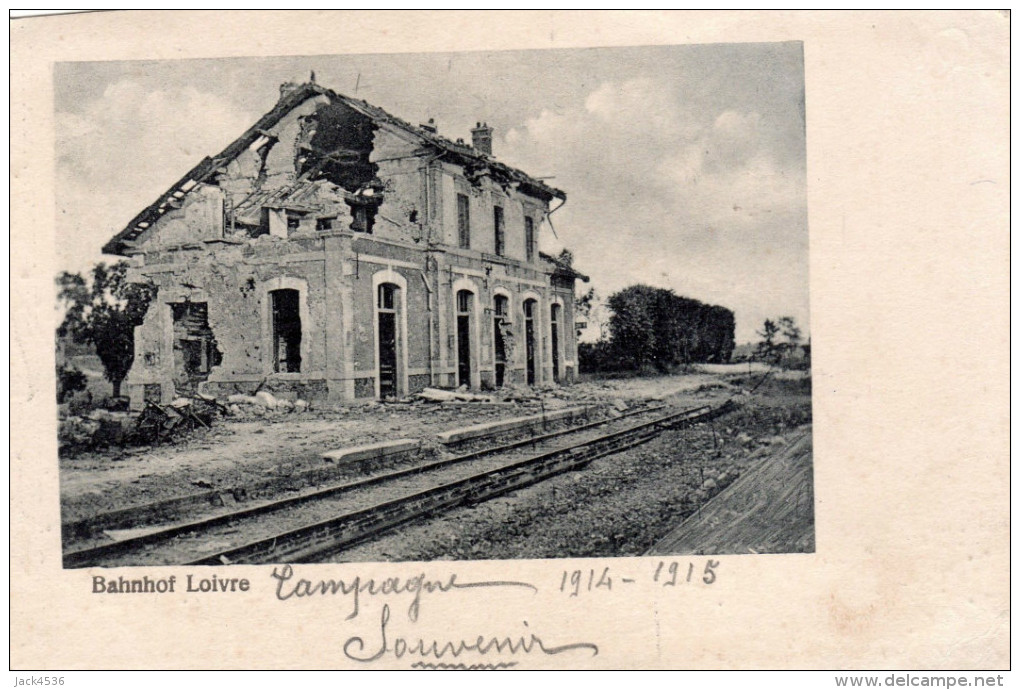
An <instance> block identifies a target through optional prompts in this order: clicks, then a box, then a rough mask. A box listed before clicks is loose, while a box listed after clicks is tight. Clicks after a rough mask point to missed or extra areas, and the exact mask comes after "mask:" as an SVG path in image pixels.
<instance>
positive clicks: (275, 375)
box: [128, 236, 329, 404]
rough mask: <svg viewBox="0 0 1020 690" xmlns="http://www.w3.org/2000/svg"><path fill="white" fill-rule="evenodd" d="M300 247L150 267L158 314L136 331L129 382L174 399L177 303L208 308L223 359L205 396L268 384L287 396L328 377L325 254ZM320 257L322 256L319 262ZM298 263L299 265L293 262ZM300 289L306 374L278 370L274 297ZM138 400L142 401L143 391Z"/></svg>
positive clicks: (219, 252) (273, 244) (259, 245)
mask: <svg viewBox="0 0 1020 690" xmlns="http://www.w3.org/2000/svg"><path fill="white" fill-rule="evenodd" d="M301 249H302V247H301V246H300V245H299V244H298V243H296V242H293V241H287V240H282V239H278V238H274V237H270V236H262V237H260V238H258V239H256V240H252V241H250V242H248V243H246V244H243V245H227V246H224V247H219V248H216V249H210V250H206V251H195V252H191V253H189V254H188V255H187V256H186V257H182V258H181V259H179V260H178V261H177V262H176V263H174V264H172V269H171V270H166V267H164V266H160V265H158V264H157V265H154V266H150V267H148V268H147V269H143V271H144V272H146V273H147V274H148V276H149V278H150V280H152V282H153V283H154V284H155V285H156V286H157V288H158V292H157V295H156V299H155V301H154V308H150V310H149V312H148V314H147V315H146V318H145V321H144V322H143V323H142V325H141V326H139V327H138V328H137V329H136V332H135V349H136V352H137V353H139V356H136V358H135V364H134V366H133V368H132V370H131V372H130V374H129V376H128V384H129V388H130V389H131V390H132V393H131V396H132V403H133V404H136V403H135V400H136V394H135V392H134V389H135V387H139V386H144V385H145V384H155V383H159V384H161V385H162V386H163V387H164V391H163V394H162V396H161V397H162V398H163V399H164V400H168V399H172V397H173V395H174V394H175V392H176V391H175V389H176V386H174V385H173V381H174V380H175V378H179V376H178V373H179V372H176V371H175V359H179V358H175V349H179V343H177V342H176V340H175V338H174V335H173V331H174V322H173V313H174V308H173V305H177V304H182V303H188V302H190V303H203V304H205V305H206V306H207V314H208V325H209V328H210V329H211V331H212V336H213V337H214V338H215V342H216V347H217V349H218V351H219V353H220V355H221V359H220V362H219V364H218V366H213V367H212V368H211V371H210V372H209V376H208V379H207V381H206V383H205V384H203V385H202V387H201V388H200V390H203V389H204V390H207V391H208V392H213V393H219V392H227V393H230V392H250V391H251V390H252V389H253V388H254V387H255V386H257V385H258V384H259V382H261V381H263V380H264V379H268V381H267V383H268V384H269V385H264V387H266V388H269V389H270V390H273V389H276V390H286V389H287V388H288V386H287V385H286V384H287V383H288V382H297V381H304V382H308V381H309V380H312V379H325V377H326V370H327V368H328V367H327V360H326V342H325V341H326V333H327V325H326V314H327V312H328V309H329V306H328V305H327V298H328V297H327V292H326V285H325V277H324V269H323V265H324V264H323V261H324V260H325V253H324V252H323V251H318V252H315V251H312V252H309V251H307V249H308V248H307V247H304V249H305V250H306V251H303V252H302V251H300V250H301ZM316 255H317V256H316ZM290 257H293V258H296V259H298V260H288V258H290ZM279 289H292V290H295V291H297V292H298V294H299V296H300V305H301V309H300V319H301V323H300V330H301V343H300V346H301V358H300V371H297V372H277V371H275V368H276V366H275V363H274V353H273V347H272V343H273V333H272V329H273V322H272V297H271V292H272V291H273V290H279ZM138 400H139V401H140V400H141V393H140V390H139V394H138Z"/></svg>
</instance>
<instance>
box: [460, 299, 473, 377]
mask: <svg viewBox="0 0 1020 690" xmlns="http://www.w3.org/2000/svg"><path fill="white" fill-rule="evenodd" d="M474 299H475V296H474V295H473V294H472V293H471V291H470V290H459V291H458V292H457V385H458V386H467V387H469V388H470V387H471V349H472V348H471V332H472V329H471V325H472V324H471V316H472V313H473V312H474Z"/></svg>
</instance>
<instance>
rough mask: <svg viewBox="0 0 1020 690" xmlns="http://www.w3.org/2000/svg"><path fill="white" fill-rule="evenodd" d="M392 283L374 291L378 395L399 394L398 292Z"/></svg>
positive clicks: (385, 396) (391, 396)
mask: <svg viewBox="0 0 1020 690" xmlns="http://www.w3.org/2000/svg"><path fill="white" fill-rule="evenodd" d="M399 290H400V288H399V287H398V286H396V285H394V284H393V283H382V284H381V285H379V287H378V289H377V293H376V319H377V320H378V326H379V327H378V332H379V397H380V398H393V397H396V396H397V395H399V392H400V391H399V386H398V385H397V382H398V381H399V369H398V367H399V364H400V345H399V343H400V338H399V334H398V332H397V329H398V323H399V319H398V318H397V316H398V305H399V304H400V300H399V299H398V292H399Z"/></svg>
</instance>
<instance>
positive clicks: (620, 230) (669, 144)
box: [500, 78, 808, 339]
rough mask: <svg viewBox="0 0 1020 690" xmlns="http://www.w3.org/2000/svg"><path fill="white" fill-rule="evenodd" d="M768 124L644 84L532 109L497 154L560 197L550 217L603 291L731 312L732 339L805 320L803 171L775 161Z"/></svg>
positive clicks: (652, 82) (615, 85) (658, 84)
mask: <svg viewBox="0 0 1020 690" xmlns="http://www.w3.org/2000/svg"><path fill="white" fill-rule="evenodd" d="M765 126H766V123H765V121H764V119H763V117H762V116H761V114H759V113H758V112H756V111H754V110H740V109H734V108H729V109H723V110H722V111H721V112H699V111H697V110H695V109H693V108H691V107H689V106H688V105H687V104H686V103H685V102H684V99H683V97H682V94H677V93H675V92H674V90H673V89H671V86H670V84H669V83H668V82H666V81H662V80H656V79H652V78H642V79H634V80H631V81H625V82H606V83H602V84H600V85H599V86H598V87H597V88H595V89H593V90H592V91H591V92H590V93H589V94H588V95H587V97H586V98H585V99H584V102H583V105H581V104H579V105H577V106H575V107H573V108H566V109H561V110H558V111H556V112H552V111H549V110H546V111H543V112H542V113H541V114H540V115H539V116H538V117H536V118H532V119H530V120H528V121H527V122H526V123H525V125H524V126H523V127H520V128H516V129H513V130H511V131H509V132H508V133H507V134H506V137H505V142H504V145H503V146H501V147H500V151H503V152H505V155H504V158H506V159H507V161H508V162H509V163H511V164H513V165H518V166H520V167H521V168H523V169H525V170H528V171H532V172H533V173H534V174H538V175H553V174H554V175H555V176H556V177H555V180H552V181H551V182H553V183H554V184H556V186H558V187H560V188H562V189H564V190H566V191H567V194H568V197H569V199H570V202H569V203H568V204H567V205H566V206H565V207H564V209H563V211H562V212H559V213H557V215H556V216H555V221H554V222H555V223H556V227H557V230H558V232H559V236H560V239H561V240H562V242H563V244H565V245H566V246H569V247H571V249H573V250H574V252H575V255H576V257H577V262H578V266H579V267H580V268H581V269H582V270H585V271H586V272H588V273H589V274H591V275H592V276H593V278H594V279H595V282H596V286H597V288H598V289H599V290H600V291H602V292H603V293H608V292H611V291H614V290H617V289H619V288H621V287H624V286H625V285H629V284H633V283H636V282H647V283H652V284H656V285H662V286H665V287H673V288H674V289H676V290H677V291H678V292H680V293H682V294H686V295H688V296H691V297H695V298H697V299H702V300H706V301H713V302H715V303H717V304H722V305H725V306H727V307H730V308H732V309H734V310H735V311H736V312H737V319H738V336H737V337H738V339H742V338H750V337H752V336H753V330H754V328H756V327H757V326H758V325H759V324H760V322H761V321H762V320H764V318H766V317H767V316H775V315H779V314H786V313H790V314H792V315H794V316H795V317H796V318H797V319H798V321H800V322H801V323H802V324H804V325H807V320H808V313H807V227H806V209H805V203H806V194H805V179H804V169H803V165H802V164H800V165H790V164H785V165H784V164H782V163H780V162H779V161H781V160H789V158H790V156H789V155H783V154H784V153H788V152H777V151H772V150H770V149H769V142H770V141H771V139H770V138H769V137H766V136H763V134H764V132H763V128H764V127H765ZM664 245H666V246H664ZM748 286H750V288H748Z"/></svg>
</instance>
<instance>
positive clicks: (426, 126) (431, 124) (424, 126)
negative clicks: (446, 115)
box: [418, 117, 439, 134]
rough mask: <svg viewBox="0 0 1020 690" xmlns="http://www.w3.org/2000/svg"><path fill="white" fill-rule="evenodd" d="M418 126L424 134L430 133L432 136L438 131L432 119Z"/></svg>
mask: <svg viewBox="0 0 1020 690" xmlns="http://www.w3.org/2000/svg"><path fill="white" fill-rule="evenodd" d="M418 126H419V127H421V128H422V129H424V130H425V131H426V132H432V133H433V134H435V133H436V132H438V131H439V128H438V127H437V126H436V120H435V118H433V117H430V118H429V121H428V124H421V125H418Z"/></svg>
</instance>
